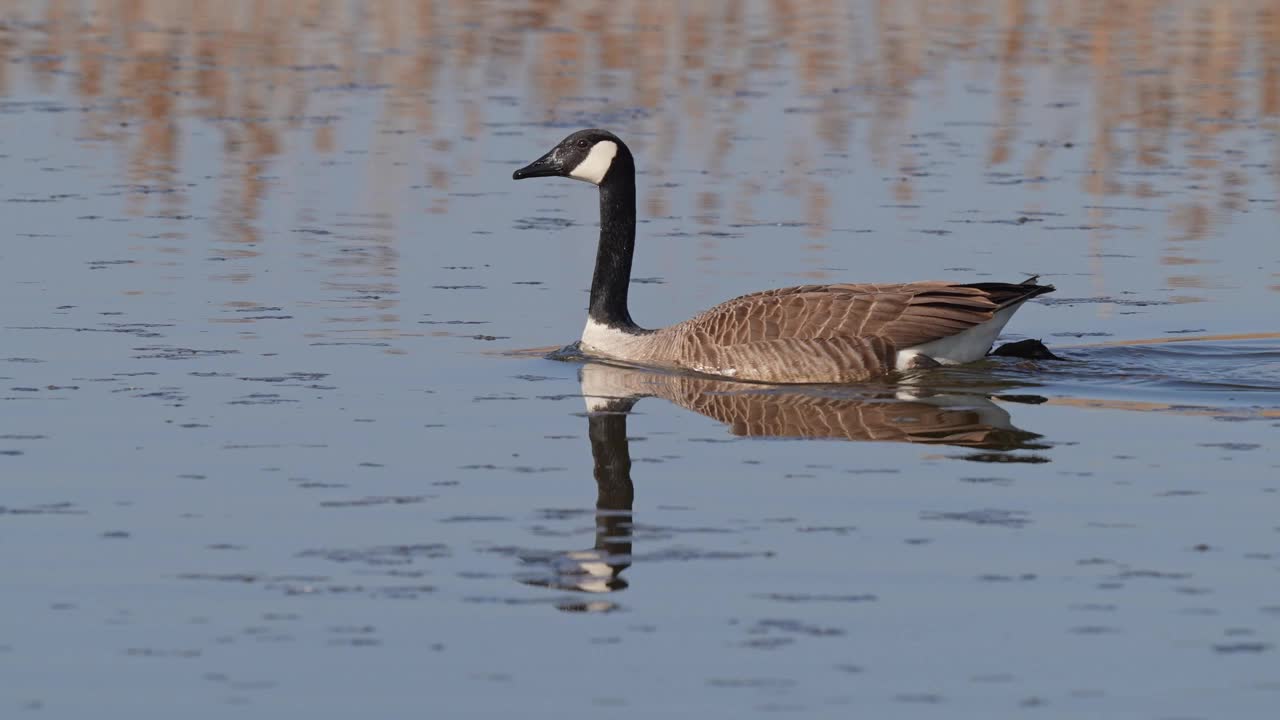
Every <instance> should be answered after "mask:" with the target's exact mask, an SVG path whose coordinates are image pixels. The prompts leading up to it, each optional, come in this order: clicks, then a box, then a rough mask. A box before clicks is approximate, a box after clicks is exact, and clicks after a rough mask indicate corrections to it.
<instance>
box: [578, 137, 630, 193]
mask: <svg viewBox="0 0 1280 720" xmlns="http://www.w3.org/2000/svg"><path fill="white" fill-rule="evenodd" d="M617 154H618V143H616V142H613V141H612V140H601V141H600V142H598V143H596V144H595V145H594V146H593V147H592V148H591V152H590V153H588V154H587V159H586V160H583V161H582V162H580V163H578V166H577V167H575V168H574V169H573V170H570V171H569V177H571V178H573V179H575V180H585V181H587V182H589V183H591V184H592V185H599V184H600V181H601V180H604V176H605V173H607V172H609V166H610V165H613V157H614V156H615V155H617Z"/></svg>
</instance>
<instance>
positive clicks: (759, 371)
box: [512, 130, 1054, 383]
mask: <svg viewBox="0 0 1280 720" xmlns="http://www.w3.org/2000/svg"><path fill="white" fill-rule="evenodd" d="M635 172H636V168H635V161H634V160H633V158H632V156H631V151H630V150H628V149H627V146H626V144H624V143H623V142H622V141H621V140H619V139H618V137H617V136H616V135H614V134H613V133H611V132H608V131H606V130H579V131H578V132H575V133H573V134H572V135H570V136H569V137H567V138H565V139H564V140H562V141H561V142H560V144H559V145H556V146H555V147H554V148H552V149H551V151H550V152H548V153H547V154H546V155H543V156H542V157H540V158H538V159H537V160H535V161H533V162H532V163H530V164H529V165H527V166H525V167H523V168H520V169H519V170H516V171H515V173H513V174H512V178H514V179H516V180H521V179H524V178H531V177H553V176H554V177H568V178H573V179H575V180H583V181H585V182H589V183H591V184H593V185H596V186H597V187H599V188H600V245H599V247H598V249H597V250H596V267H595V274H594V275H593V276H592V278H591V299H590V306H589V308H588V311H587V326H586V328H585V329H584V330H583V331H582V340H581V342H580V343H579V346H580V347H581V349H582V350H583V351H584V352H586V353H588V354H593V355H598V356H602V357H605V358H611V359H615V360H622V361H625V362H631V363H636V364H639V365H650V366H659V367H671V368H683V369H687V370H693V371H695V372H699V373H705V374H708V375H719V376H723V377H730V378H733V379H735V380H746V381H752V382H768V383H847V382H859V381H863V380H867V379H868V378H871V377H873V376H876V375H880V374H884V373H888V372H892V371H895V370H907V369H912V368H919V367H933V366H936V365H940V364H941V365H955V364H960V363H967V362H972V361H974V360H978V359H980V358H982V357H984V356H985V355H986V354H987V352H988V351H989V350H990V349H991V346H992V344H993V343H994V342H995V339H996V336H997V335H999V333H1000V330H1001V329H1002V328H1003V327H1004V326H1005V323H1007V322H1009V318H1010V317H1011V316H1012V315H1013V313H1014V312H1015V311H1016V310H1017V309H1018V308H1019V307H1020V306H1021V305H1022V304H1023V303H1024V302H1026V301H1027V300H1029V299H1031V298H1033V297H1035V296H1037V295H1042V294H1044V293H1047V292H1052V291H1053V289H1054V288H1053V286H1052V285H1037V284H1035V282H1034V281H1035V278H1031V279H1030V280H1027V281H1025V282H1023V283H1017V284H1012V283H970V284H956V283H948V282H938V281H928V282H912V283H884V284H881V283H871V284H837V285H800V286H797V287H789V288H780V289H777V290H765V291H763V292H757V293H752V294H750V295H743V296H742V297H738V298H734V299H733V300H730V301H728V302H725V303H722V304H720V305H717V306H715V307H713V308H711V309H710V310H707V311H706V312H704V313H702V314H700V315H697V316H695V317H693V318H691V319H689V320H685V321H684V322H681V323H677V324H675V325H671V326H669V327H665V328H660V329H657V330H645V329H643V328H640V327H638V326H637V325H636V324H635V323H634V322H633V321H632V320H631V314H630V312H628V310H627V290H628V286H629V285H630V283H631V258H632V254H633V253H634V251H635V239H636V180H635Z"/></svg>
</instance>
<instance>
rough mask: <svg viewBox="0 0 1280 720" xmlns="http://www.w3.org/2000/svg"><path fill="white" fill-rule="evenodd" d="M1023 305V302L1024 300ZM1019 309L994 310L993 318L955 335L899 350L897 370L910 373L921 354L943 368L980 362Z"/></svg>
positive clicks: (1014, 306) (1012, 307)
mask: <svg viewBox="0 0 1280 720" xmlns="http://www.w3.org/2000/svg"><path fill="white" fill-rule="evenodd" d="M1023 302H1026V301H1025V300H1024V301H1023ZM1020 307H1022V303H1018V304H1017V305H1011V306H1010V307H1007V308H1005V309H1003V310H1000V311H997V312H996V314H995V317H993V318H991V319H990V320H988V321H986V322H984V323H982V324H981V325H974V326H973V327H971V328H969V329H968V330H965V331H963V332H958V333H956V334H955V335H951V336H948V337H944V338H938V339H937V340H931V341H929V342H927V343H923V344H921V345H916V346H915V347H909V348H905V349H903V350H899V351H898V357H897V359H896V362H895V363H894V367H895V369H897V370H909V369H910V368H911V360H912V359H913V358H914V357H915V356H916V355H924V356H926V357H930V358H933V359H934V360H936V361H937V362H938V363H940V364H942V365H963V364H965V363H971V362H973V361H975V360H981V359H982V358H984V357H986V356H987V353H988V352H990V350H991V346H992V345H994V344H995V342H996V338H997V337H999V336H1000V331H1001V330H1003V329H1004V326H1005V325H1006V324H1007V323H1008V322H1009V318H1011V317H1013V314H1014V313H1015V312H1017V310H1018V308H1020Z"/></svg>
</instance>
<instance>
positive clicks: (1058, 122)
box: [0, 0, 1280, 267]
mask: <svg viewBox="0 0 1280 720" xmlns="http://www.w3.org/2000/svg"><path fill="white" fill-rule="evenodd" d="M0 17H2V18H3V23H2V24H0V93H11V92H13V91H14V85H15V82H16V78H15V77H14V75H15V71H14V68H20V69H19V70H17V73H25V75H24V78H25V79H26V80H27V81H29V82H30V83H32V84H33V85H34V86H35V87H36V88H38V89H40V90H41V91H42V92H50V93H57V92H63V93H69V94H72V95H74V96H75V98H76V99H77V102H79V103H80V104H82V105H84V106H85V108H86V111H85V112H83V113H81V117H82V122H83V128H82V133H81V137H83V138H85V139H87V140H88V141H89V142H95V143H107V144H110V145H113V146H116V147H118V148H119V149H121V150H122V151H123V156H124V157H125V158H126V159H125V161H124V164H123V174H124V176H125V177H126V178H127V181H128V182H129V183H130V184H132V185H135V186H137V187H138V188H139V191H137V192H134V193H132V194H131V195H130V197H129V200H128V207H127V209H128V211H129V212H131V213H136V214H144V213H156V214H161V215H179V214H181V213H182V208H183V207H184V203H185V198H184V192H185V190H184V188H182V187H181V186H176V187H174V188H173V189H174V190H176V191H175V192H167V193H154V192H150V191H151V190H154V189H155V188H157V187H171V186H175V185H177V183H176V180H175V178H176V177H177V175H178V172H179V170H180V169H181V168H182V165H183V162H184V158H183V157H181V148H182V146H183V135H184V133H188V132H190V130H191V128H192V127H193V125H192V124H191V123H189V122H186V121H187V120H190V119H196V120H199V121H203V122H204V123H206V124H207V125H206V126H205V127H211V128H214V129H215V130H216V132H217V134H218V136H219V137H220V140H221V153H222V158H223V162H222V167H221V169H220V174H219V176H218V180H219V182H220V183H221V185H222V191H221V199H220V201H219V203H218V208H217V217H216V219H215V226H216V231H217V232H218V234H219V237H220V238H221V239H222V240H223V241H224V242H226V243H229V244H231V245H239V246H247V245H255V244H257V243H260V242H262V241H263V238H262V237H260V235H259V232H258V230H257V227H258V223H259V218H260V217H261V215H262V207H263V204H264V203H265V202H267V201H268V197H269V196H270V195H271V193H272V182H271V180H270V179H269V178H270V177H271V175H272V174H273V173H274V172H279V171H280V168H278V167H276V166H277V165H278V164H279V163H280V162H281V158H283V157H285V156H286V151H287V150H288V149H289V148H288V144H289V143H290V142H295V143H296V142H297V141H296V140H293V139H292V138H295V137H304V138H306V143H305V145H303V146H302V147H301V149H302V150H304V151H309V152H313V153H316V154H320V155H337V154H339V153H343V152H346V151H348V150H349V147H345V146H344V145H343V141H342V140H340V138H341V137H342V132H343V127H344V124H345V123H346V122H347V121H346V119H345V118H344V117H343V112H344V103H345V102H346V101H347V100H348V99H349V98H350V97H351V96H352V95H353V94H359V93H364V96H370V97H373V98H375V99H376V100H377V101H378V102H380V103H381V109H380V116H379V117H378V120H377V123H376V124H375V128H376V130H375V132H377V133H378V136H377V137H375V138H363V139H362V140H364V141H365V142H367V144H368V147H371V148H373V150H372V151H371V152H369V153H367V154H365V155H364V156H363V157H362V158H361V159H360V162H363V163H365V164H366V165H367V166H368V167H367V168H366V176H367V177H369V178H371V179H372V181H373V182H372V183H371V186H370V188H369V191H368V192H367V193H366V197H365V198H364V202H365V203H366V204H367V208H366V209H367V211H368V212H370V213H374V214H378V215H386V214H389V213H391V211H392V209H393V207H394V206H395V205H396V204H397V198H399V197H402V196H403V194H404V193H405V192H406V191H405V188H406V187H408V186H412V185H415V184H417V183H423V184H425V186H426V187H427V188H428V190H429V192H428V193H427V194H426V197H427V198H428V199H427V200H426V202H427V203H428V210H429V211H430V212H434V213H444V212H448V211H449V195H448V190H449V184H450V176H451V175H457V174H459V173H468V172H474V171H476V170H477V168H478V167H479V163H480V162H481V159H480V157H479V155H478V154H477V153H478V151H477V150H476V143H472V142H467V143H462V142H457V140H458V139H459V138H467V139H473V138H476V137H480V136H483V135H484V134H485V133H486V132H489V130H488V129H487V126H486V123H487V122H489V121H490V120H492V119H493V118H494V117H495V116H496V115H497V112H496V110H497V108H498V106H499V105H501V104H502V103H503V102H506V101H504V100H502V98H504V97H506V98H510V97H515V99H516V101H517V102H520V103H522V107H523V108H524V109H523V110H522V111H521V114H522V115H523V116H524V117H526V118H527V119H528V120H529V121H533V122H542V121H556V122H565V121H568V120H572V119H573V118H575V117H577V116H579V115H583V116H584V117H591V118H604V119H605V120H609V119H610V118H616V121H615V120H609V121H610V122H614V123H615V124H618V125H622V126H625V127H624V130H625V131H626V132H627V133H628V134H629V136H630V137H632V138H634V139H635V142H634V144H635V145H636V146H637V152H638V153H643V154H644V155H645V156H646V157H647V158H649V163H648V165H647V166H648V167H651V168H652V171H651V172H649V173H648V174H647V175H646V176H645V177H644V182H646V183H648V184H649V185H650V187H649V201H648V203H647V205H646V206H645V209H646V210H647V211H648V212H649V213H650V214H652V215H664V214H668V213H671V212H672V211H673V205H674V204H675V202H674V200H675V199H674V198H672V196H671V191H670V189H669V187H670V185H671V178H670V177H667V176H666V175H665V173H664V171H663V168H664V167H665V166H667V165H670V164H671V161H672V159H673V157H674V156H675V153H676V152H677V151H678V148H684V149H686V150H687V151H689V152H692V153H694V154H695V155H701V157H696V158H694V159H693V160H690V162H691V163H692V164H694V165H695V166H696V167H700V168H705V169H706V170H707V171H708V174H707V175H705V176H703V177H701V178H699V179H697V180H696V181H695V182H696V184H697V185H698V186H697V187H695V188H691V192H689V193H687V194H688V195H689V196H690V197H692V198H695V202H696V206H697V207H696V212H697V213H698V214H699V215H700V216H702V217H703V218H704V219H706V220H707V221H708V222H714V221H716V220H717V219H719V216H720V214H721V213H724V214H727V215H729V216H730V217H732V218H734V219H743V218H746V217H748V216H750V212H751V209H750V206H749V203H745V204H744V201H742V200H741V198H743V197H744V196H746V197H750V195H751V194H752V193H754V192H761V191H762V190H760V189H759V188H758V187H756V186H753V185H752V184H751V183H752V182H753V181H752V180H751V179H749V178H748V179H745V180H743V179H738V178H735V177H731V176H728V174H727V173H728V167H729V165H728V163H729V162H730V160H731V159H732V158H733V157H734V156H735V153H742V152H749V150H745V151H744V150H742V149H741V147H742V144H741V143H739V142H738V140H737V138H738V137H739V136H740V135H744V134H750V128H751V125H750V124H751V122H752V121H751V115H752V113H753V112H758V111H760V110H761V109H763V108H769V107H772V106H773V105H776V104H777V103H778V102H779V97H778V95H779V93H778V92H773V91H771V90H770V89H771V88H776V87H778V86H779V84H780V83H785V84H786V85H787V86H788V88H790V90H789V91H790V92H792V93H793V94H794V97H792V98H791V99H788V100H787V102H790V103H793V104H795V107H794V108H787V111H788V114H787V115H786V116H785V123H786V125H785V127H783V128H782V129H781V131H782V133H783V134H784V137H785V138H789V139H797V138H798V139H801V141H799V142H797V143H796V144H794V145H792V146H791V150H790V155H791V157H790V159H791V160H792V161H793V164H792V165H791V166H790V167H788V168H786V173H787V175H786V178H787V179H786V182H785V185H784V187H785V189H786V192H788V193H795V194H796V195H797V196H798V197H801V198H803V200H802V202H800V203H799V207H801V208H802V210H801V211H802V212H803V213H804V214H805V217H804V219H805V221H806V222H807V223H808V232H809V233H810V234H811V235H814V236H821V235H824V234H825V233H826V232H827V231H828V230H829V223H830V218H829V214H830V205H831V200H830V198H831V197H832V196H833V192H832V189H831V187H829V183H830V182H831V181H830V179H828V178H827V177H824V176H822V175H820V174H816V173H814V172H812V171H813V170H814V169H815V168H819V167H822V166H823V165H824V164H826V165H829V164H830V163H829V162H827V161H824V158H826V157H830V156H831V155H833V154H834V155H837V156H844V155H846V154H847V155H848V157H849V160H848V161H847V164H848V165H851V166H853V167H856V166H858V165H861V164H862V163H861V162H860V161H859V159H858V158H860V157H861V156H862V155H863V154H864V153H866V154H867V155H869V156H870V158H871V160H872V162H874V163H875V164H876V165H877V166H878V167H879V168H880V169H881V172H883V173H886V174H887V175H889V176H890V177H891V178H892V180H893V181H892V184H891V186H890V187H891V192H892V193H893V194H894V196H895V198H896V201H897V202H899V203H904V204H905V203H911V202H913V201H916V200H918V197H919V193H920V190H921V188H920V187H919V183H920V180H919V179H918V177H917V175H918V173H917V172H916V170H917V169H918V168H919V166H920V162H921V160H922V158H921V156H920V154H919V153H920V151H919V150H918V149H917V148H916V147H914V145H915V144H914V143H912V142H910V140H911V137H912V134H913V133H915V132H918V131H919V130H920V129H921V127H922V123H927V122H929V121H930V120H931V119H932V116H934V115H936V112H937V110H938V108H939V107H940V106H941V105H942V104H943V103H946V102H948V98H947V97H946V94H947V93H948V92H951V93H956V92H964V93H966V94H968V95H976V96H979V97H980V96H981V95H982V94H984V93H985V94H988V95H989V97H990V100H989V101H988V102H989V103H990V104H991V106H992V110H993V117H994V121H993V122H991V123H990V124H989V129H988V130H986V132H988V133H989V134H988V140H987V146H986V148H985V149H984V151H983V152H982V154H981V157H982V159H983V162H984V163H985V165H986V167H987V168H991V169H1001V170H1002V171H1003V172H1012V173H1014V174H1017V173H1021V174H1022V175H1023V176H1024V177H1027V178H1038V177H1043V176H1045V175H1046V174H1048V173H1049V168H1050V167H1053V165H1054V162H1055V161H1056V160H1058V159H1060V158H1065V159H1068V160H1074V161H1079V160H1080V159H1081V158H1080V156H1081V153H1084V158H1085V163H1086V165H1087V169H1088V172H1084V173H1082V174H1080V175H1079V178H1080V179H1079V183H1080V185H1081V188H1082V189H1083V190H1084V191H1085V192H1087V193H1089V194H1091V195H1095V196H1098V197H1108V198H1116V197H1125V198H1132V199H1134V200H1136V201H1139V202H1150V201H1155V202H1159V201H1160V200H1161V197H1162V196H1164V195H1165V194H1168V193H1169V192H1170V190H1169V189H1168V187H1167V185H1168V183H1166V182H1161V181H1160V180H1159V179H1158V178H1155V177H1152V176H1151V174H1150V172H1151V171H1158V170H1162V169H1163V170H1170V169H1171V170H1172V171H1173V172H1175V174H1176V176H1177V185H1178V190H1177V193H1178V197H1177V198H1176V199H1172V200H1170V201H1169V204H1170V205H1171V206H1172V207H1173V208H1174V211H1173V212H1172V213H1170V214H1169V215H1168V228H1167V239H1168V247H1167V250H1166V252H1165V253H1164V259H1163V260H1162V262H1164V263H1165V264H1168V265H1170V266H1179V267H1187V266H1195V265H1204V264H1206V260H1207V259H1206V258H1205V257H1204V253H1205V250H1204V249H1203V247H1201V246H1200V245H1198V244H1197V243H1196V242H1195V241H1197V240H1201V239H1204V238H1207V237H1210V236H1212V234H1213V233H1214V231H1215V228H1216V227H1217V224H1218V223H1220V222H1221V221H1222V220H1223V218H1225V217H1227V216H1229V214H1230V213H1232V212H1237V211H1240V210H1242V209H1244V208H1245V207H1246V206H1247V204H1248V202H1249V188H1250V187H1253V186H1255V184H1256V183H1257V182H1258V180H1259V176H1267V175H1270V176H1271V177H1270V178H1269V179H1267V182H1268V184H1267V185H1266V190H1263V191H1260V192H1261V193H1262V194H1264V195H1267V196H1271V197H1274V195H1275V194H1276V185H1275V180H1276V174H1277V172H1276V167H1277V165H1278V164H1280V144H1277V143H1274V142H1273V143H1271V145H1272V152H1273V153H1276V154H1277V155H1276V156H1273V157H1271V158H1268V159H1267V161H1266V162H1257V161H1258V160H1259V158H1255V157H1253V155H1254V154H1255V153H1256V148H1254V147H1251V146H1250V144H1249V143H1250V142H1253V141H1254V139H1255V138H1256V137H1257V132H1258V131H1266V132H1270V133H1275V132H1280V2H1278V1H1277V0H1247V1H1241V2H1216V1H1213V0H1174V1H1172V2H1162V1H1159V0H1132V1H1131V2H1124V3H1098V2H1085V1H1083V0H1061V1H1059V2H1031V1H1030V0H987V1H985V2H971V1H969V0H964V1H961V0H942V1H938V0H904V1H895V2H889V1H888V0H865V1H862V2H852V3H842V2H836V1H835V0H772V1H764V0H759V1H756V2H749V1H747V0H721V1H719V2H706V3H681V2H675V1H674V0H666V1H661V2H648V1H641V0H630V1H627V2H611V1H608V0H563V1H562V0H511V1H509V2H506V1H504V2H498V1H497V0H489V1H478V0H386V1H384V2H375V3H362V2H356V1H355V0H307V1H303V0H252V1H251V0H233V1H230V2H204V3H176V2H170V1H168V0H131V1H129V2H119V1H118V0H111V1H108V0H84V1H83V2H67V1H65V0H52V1H50V2H34V1H32V0H0ZM952 75H955V76H956V77H958V78H959V81H958V82H960V83H962V85H961V86H962V87H963V88H965V89H964V90H959V89H957V84H956V83H955V82H951V80H953V79H955V78H952ZM1045 97H1049V98H1051V99H1053V101H1052V102H1050V109H1049V110H1048V111H1046V110H1045V109H1043V108H1041V107H1039V103H1041V102H1042V101H1043V100H1044V98H1045ZM1032 103H1035V105H1032ZM792 111H794V112H792ZM925 127H927V125H926V126H925ZM1240 130H1252V132H1239V131H1240ZM424 141H425V142H424ZM346 142H350V140H349V139H348V140H347V141H346ZM864 143H865V147H862V145H863V144H864ZM424 146H429V147H430V148H431V150H430V152H426V153H421V152H419V153H418V154H422V155H424V157H423V162H422V163H401V164H400V165H397V164H396V162H397V161H398V160H403V159H404V158H406V157H414V155H415V149H416V148H419V147H424ZM361 147H364V145H362V146H361ZM296 150H297V149H296V148H295V151H296ZM1245 160H1252V161H1253V162H1245ZM423 165H425V169H423V167H422V166H423ZM1068 177H1072V176H1068ZM955 180H957V181H961V182H964V181H968V180H969V179H968V178H955ZM763 191H768V190H763ZM1256 192H1259V191H1255V193H1256ZM682 194H684V193H683V191H682ZM726 194H728V195H729V197H732V198H735V200H728V199H726V198H725V197H723V196H724V195H726ZM415 201H416V202H422V197H420V196H419V197H416V198H415ZM1274 206H1275V205H1274V203H1273V204H1272V205H1271V207H1274ZM1107 214H1108V213H1107V212H1106V211H1103V212H1102V213H1101V215H1102V218H1101V219H1102V220H1105V219H1106V216H1107ZM388 236H389V237H393V236H394V232H389V233H388ZM372 255H373V257H371V258H370V261H371V262H378V260H377V259H376V255H377V254H376V253H374V254H372Z"/></svg>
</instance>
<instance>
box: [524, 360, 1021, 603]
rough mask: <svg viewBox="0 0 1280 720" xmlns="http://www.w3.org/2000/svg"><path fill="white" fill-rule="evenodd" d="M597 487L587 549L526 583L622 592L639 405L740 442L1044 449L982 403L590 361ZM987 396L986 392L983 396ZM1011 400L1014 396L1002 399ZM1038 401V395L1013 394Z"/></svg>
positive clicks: (909, 390) (968, 397)
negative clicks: (699, 418)
mask: <svg viewBox="0 0 1280 720" xmlns="http://www.w3.org/2000/svg"><path fill="white" fill-rule="evenodd" d="M579 378H580V380H581V383H582V395H583V398H584V400H585V401H586V405H587V411H588V412H587V425H588V431H589V435H590V438H591V457H592V460H593V461H594V475H595V480H596V513H595V519H596V538H595V546H594V547H592V548H591V549H589V550H579V551H573V552H566V553H559V554H554V553H553V554H549V555H539V556H537V557H525V561H526V562H528V563H530V564H535V565H542V566H545V568H544V569H543V571H542V572H540V573H538V574H536V575H525V576H524V577H522V578H521V582H523V583H525V584H527V585H534V586H539V587H548V588H555V589H559V590H570V591H576V592H582V593H596V594H602V593H611V592H617V591H619V590H624V589H626V587H627V581H626V580H625V579H624V578H622V577H620V574H621V573H622V571H623V570H625V569H627V568H628V567H630V566H631V560H632V554H631V543H632V502H633V500H634V498H635V488H634V485H633V484H632V481H631V452H630V446H629V443H628V440H627V415H628V414H629V413H630V412H631V410H632V408H633V407H634V406H635V404H636V403H637V402H639V401H640V399H641V398H645V397H659V398H663V399H665V400H667V401H669V402H672V403H674V404H676V405H679V406H680V407H683V408H686V409H688V410H692V411H694V412H697V413H700V414H702V415H706V416H707V417H710V418H713V419H715V420H718V421H719V422H722V423H724V424H725V425H726V426H728V429H729V432H730V433H732V434H733V435H738V436H742V437H773V438H810V439H819V438H822V439H833V440H856V441H881V442H907V443H923V444H930V445H952V446H957V447H964V448H973V449H980V450H986V451H995V453H996V454H995V455H990V454H983V455H971V456H968V457H969V458H970V459H996V458H999V459H1004V460H1022V461H1032V462H1037V461H1041V462H1042V461H1043V459H1041V458H1038V457H1036V456H1031V457H1027V456H1012V455H1007V454H1006V453H1007V451H1014V450H1025V449H1038V448H1043V447H1045V446H1044V445H1043V444H1040V443H1038V442H1037V440H1039V438H1040V437H1041V436H1040V435H1038V434H1036V433H1033V432H1028V431H1026V430H1021V429H1019V428H1016V427H1014V425H1013V423H1012V422H1011V420H1010V417H1009V413H1008V411H1007V410H1005V409H1004V408H1003V407H1001V406H999V405H997V404H996V403H994V402H992V400H991V397H990V396H987V395H974V394H959V393H955V392H951V393H945V392H931V391H929V390H927V389H925V388H921V387H913V386H897V387H887V388H878V389H875V390H869V389H867V388H865V387H822V386H810V387H804V386H794V385H792V386H769V385H754V384H745V383H736V382H732V381H727V380H720V379H715V378H708V377H703V376H696V375H682V374H671V373H663V372H656V371H653V370H647V369H639V368H632V367H623V366H616V365H608V364H602V363H594V362H593V363H587V364H585V365H583V366H582V368H581V370H580V371H579ZM989 389H990V388H989ZM1006 399H1012V398H1006ZM1016 399H1017V401H1019V402H1033V403H1034V402H1037V401H1038V400H1041V399H1040V398H1036V397H1035V396H1027V395H1019V396H1016ZM559 607H560V609H562V610H566V611H575V612H604V611H609V610H612V609H615V608H616V605H615V604H613V603H610V602H607V601H602V600H594V601H585V602H564V603H560V604H559Z"/></svg>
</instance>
